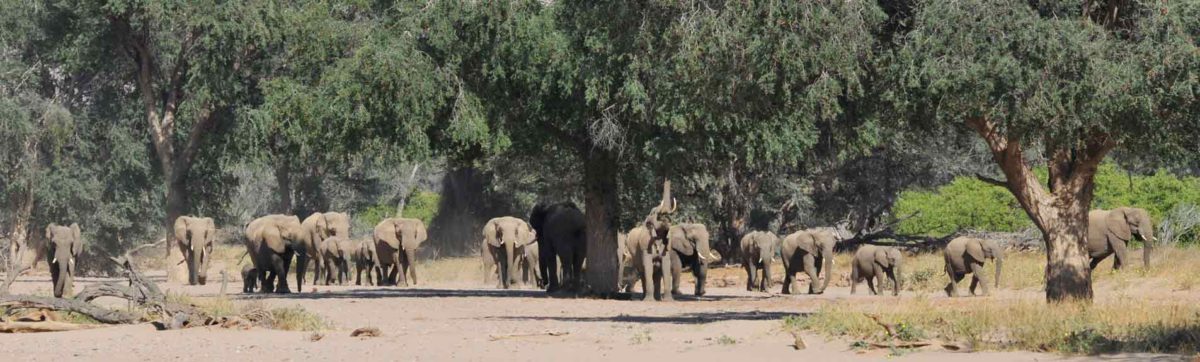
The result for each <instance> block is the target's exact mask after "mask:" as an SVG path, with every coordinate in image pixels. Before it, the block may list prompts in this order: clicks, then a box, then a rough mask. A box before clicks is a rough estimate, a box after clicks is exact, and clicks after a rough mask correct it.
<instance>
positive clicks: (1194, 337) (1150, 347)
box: [1062, 323, 1200, 361]
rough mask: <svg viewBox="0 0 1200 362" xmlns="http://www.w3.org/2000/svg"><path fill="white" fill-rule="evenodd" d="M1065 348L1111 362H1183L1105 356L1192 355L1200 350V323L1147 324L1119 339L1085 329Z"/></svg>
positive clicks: (1065, 343)
mask: <svg viewBox="0 0 1200 362" xmlns="http://www.w3.org/2000/svg"><path fill="white" fill-rule="evenodd" d="M1062 347H1063V348H1064V349H1066V350H1067V351H1069V352H1075V353H1084V354H1088V355H1090V356H1093V357H1097V358H1099V359H1103V360H1109V361H1123V360H1139V361H1144V360H1156V361H1177V360H1180V357H1179V356H1124V355H1115V356H1111V355H1110V356H1103V355H1102V354H1114V353H1122V352H1147V351H1151V352H1157V353H1180V354H1183V353H1188V354H1192V353H1195V352H1196V351H1197V350H1200V324H1195V323H1188V324H1186V325H1182V326H1167V325H1162V324H1151V325H1144V326H1139V327H1134V328H1132V329H1131V330H1129V331H1127V332H1125V333H1123V336H1120V337H1117V338H1113V337H1112V336H1111V335H1106V333H1103V332H1098V331H1096V330H1094V329H1091V328H1085V329H1082V330H1078V331H1074V332H1071V333H1070V334H1068V335H1067V337H1066V338H1065V339H1064V341H1063V346H1062Z"/></svg>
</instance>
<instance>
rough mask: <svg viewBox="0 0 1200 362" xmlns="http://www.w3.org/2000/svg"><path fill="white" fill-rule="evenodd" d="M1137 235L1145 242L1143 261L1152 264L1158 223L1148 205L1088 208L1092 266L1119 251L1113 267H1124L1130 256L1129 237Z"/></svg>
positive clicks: (1147, 265)
mask: <svg viewBox="0 0 1200 362" xmlns="http://www.w3.org/2000/svg"><path fill="white" fill-rule="evenodd" d="M1135 237H1136V238H1137V239H1138V240H1140V241H1141V242H1142V244H1143V246H1142V263H1144V264H1145V266H1146V267H1147V268H1149V267H1150V252H1151V251H1153V245H1154V242H1155V241H1158V239H1157V238H1155V237H1154V224H1153V223H1152V222H1151V221H1150V213H1148V212H1146V210H1145V209H1139V208H1134V207H1119V208H1116V209H1112V210H1092V211H1091V212H1088V239H1087V240H1088V243H1087V247H1088V256H1090V257H1091V258H1092V265H1091V266H1092V269H1096V265H1099V264H1100V262H1101V261H1104V258H1107V257H1108V256H1109V255H1113V254H1116V256H1115V257H1114V259H1115V260H1113V270H1120V269H1121V266H1122V265H1124V264H1125V263H1126V262H1127V261H1128V259H1126V255H1125V249H1126V248H1128V246H1129V241H1130V240H1133V238H1135Z"/></svg>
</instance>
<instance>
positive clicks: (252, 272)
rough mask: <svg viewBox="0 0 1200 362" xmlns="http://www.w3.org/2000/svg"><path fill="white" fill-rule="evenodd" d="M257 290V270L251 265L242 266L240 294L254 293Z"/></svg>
mask: <svg viewBox="0 0 1200 362" xmlns="http://www.w3.org/2000/svg"><path fill="white" fill-rule="evenodd" d="M254 289H258V269H254V266H253V265H250V264H246V265H243V266H242V293H254Z"/></svg>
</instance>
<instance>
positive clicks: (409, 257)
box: [404, 249, 417, 286]
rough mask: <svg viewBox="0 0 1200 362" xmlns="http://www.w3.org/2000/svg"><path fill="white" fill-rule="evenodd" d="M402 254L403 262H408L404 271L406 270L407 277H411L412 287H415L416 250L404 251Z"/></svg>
mask: <svg viewBox="0 0 1200 362" xmlns="http://www.w3.org/2000/svg"><path fill="white" fill-rule="evenodd" d="M404 254H405V258H404V259H405V261H407V262H408V264H407V268H406V269H408V274H409V276H411V277H412V278H411V279H412V285H413V286H416V285H417V249H411V250H405V251H404Z"/></svg>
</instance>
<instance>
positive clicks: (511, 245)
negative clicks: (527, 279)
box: [482, 216, 536, 289]
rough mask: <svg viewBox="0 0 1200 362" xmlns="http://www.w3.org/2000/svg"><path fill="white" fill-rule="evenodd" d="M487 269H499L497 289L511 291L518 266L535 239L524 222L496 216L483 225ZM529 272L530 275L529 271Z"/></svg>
mask: <svg viewBox="0 0 1200 362" xmlns="http://www.w3.org/2000/svg"><path fill="white" fill-rule="evenodd" d="M483 240H484V246H485V248H484V250H483V251H482V252H483V253H484V257H483V261H484V268H485V269H486V270H488V271H489V274H490V271H491V270H492V269H493V267H496V268H498V270H497V273H496V279H498V281H497V283H496V288H501V289H508V288H510V287H511V286H512V284H514V283H516V281H517V264H521V263H522V259H523V258H524V257H525V248H526V247H529V246H530V244H532V243H533V242H534V241H535V240H536V239H535V236H534V231H533V228H532V227H530V226H529V224H528V223H526V222H525V220H521V219H518V218H515V217H512V216H503V217H497V218H494V219H491V220H488V222H487V223H486V224H484V225H483ZM527 273H528V272H527Z"/></svg>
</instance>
